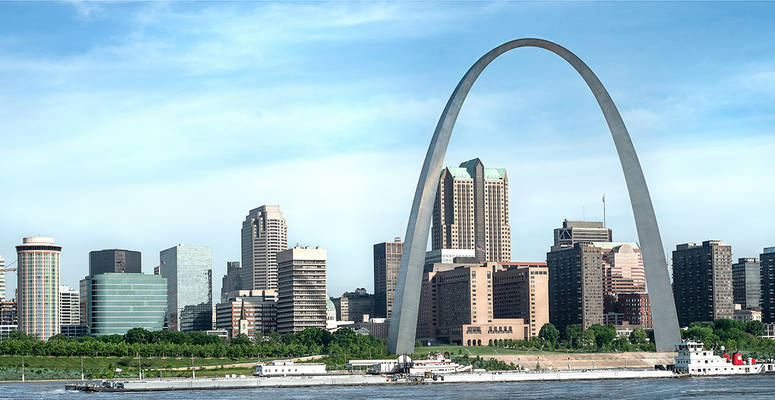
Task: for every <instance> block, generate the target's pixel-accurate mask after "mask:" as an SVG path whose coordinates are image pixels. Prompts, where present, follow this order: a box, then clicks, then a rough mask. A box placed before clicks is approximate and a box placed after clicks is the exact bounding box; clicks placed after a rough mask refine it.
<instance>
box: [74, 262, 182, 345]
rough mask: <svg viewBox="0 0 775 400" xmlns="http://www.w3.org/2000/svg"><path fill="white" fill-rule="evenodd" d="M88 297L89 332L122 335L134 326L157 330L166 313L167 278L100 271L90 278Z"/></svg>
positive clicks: (87, 286) (88, 279)
mask: <svg viewBox="0 0 775 400" xmlns="http://www.w3.org/2000/svg"><path fill="white" fill-rule="evenodd" d="M86 299H87V301H86V303H87V305H86V307H87V312H86V314H87V323H88V326H89V334H90V335H93V336H100V335H113V334H116V335H123V334H125V333H126V332H127V331H128V330H130V329H132V328H145V329H147V330H149V331H158V330H161V329H162V328H163V326H164V316H165V314H166V313H167V279H166V278H163V277H161V276H159V275H146V274H128V273H107V274H99V275H96V276H92V277H88V278H87V284H86Z"/></svg>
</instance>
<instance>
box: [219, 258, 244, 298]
mask: <svg viewBox="0 0 775 400" xmlns="http://www.w3.org/2000/svg"><path fill="white" fill-rule="evenodd" d="M241 282H242V267H241V266H240V263H239V261H227V262H226V275H224V276H223V278H222V279H221V302H226V301H227V299H228V297H229V293H230V292H234V291H237V290H240V287H241V286H242V284H241Z"/></svg>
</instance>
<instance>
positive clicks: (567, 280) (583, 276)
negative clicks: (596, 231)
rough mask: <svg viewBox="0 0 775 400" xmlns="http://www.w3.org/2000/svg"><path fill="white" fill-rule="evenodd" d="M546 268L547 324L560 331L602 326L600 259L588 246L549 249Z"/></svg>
mask: <svg viewBox="0 0 775 400" xmlns="http://www.w3.org/2000/svg"><path fill="white" fill-rule="evenodd" d="M546 264H547V267H548V269H549V321H550V322H551V323H552V324H554V326H556V327H557V329H559V330H560V331H563V330H564V329H565V327H566V326H568V325H572V324H581V325H582V327H583V328H584V329H587V328H589V327H590V326H592V325H594V324H602V323H603V256H602V251H601V249H600V248H598V247H595V246H594V245H593V244H592V243H580V242H577V243H575V244H574V245H573V247H558V246H552V250H551V251H550V252H548V253H546Z"/></svg>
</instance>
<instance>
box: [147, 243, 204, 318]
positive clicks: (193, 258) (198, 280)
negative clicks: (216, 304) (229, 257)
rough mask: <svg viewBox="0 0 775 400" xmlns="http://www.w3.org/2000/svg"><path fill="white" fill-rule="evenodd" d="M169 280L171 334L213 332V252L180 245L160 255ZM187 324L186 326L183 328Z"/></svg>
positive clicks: (168, 312)
mask: <svg viewBox="0 0 775 400" xmlns="http://www.w3.org/2000/svg"><path fill="white" fill-rule="evenodd" d="M159 261H160V263H159V265H160V268H159V269H160V272H161V276H162V277H164V278H167V324H168V326H169V329H170V330H171V331H183V329H184V328H185V329H188V330H194V331H204V330H210V329H211V328H212V299H213V297H212V293H213V280H212V272H213V271H212V267H213V252H212V249H211V248H210V247H207V246H184V245H182V244H179V245H177V246H174V247H170V248H169V249H166V250H162V252H161V253H160V254H159ZM184 323H185V324H184Z"/></svg>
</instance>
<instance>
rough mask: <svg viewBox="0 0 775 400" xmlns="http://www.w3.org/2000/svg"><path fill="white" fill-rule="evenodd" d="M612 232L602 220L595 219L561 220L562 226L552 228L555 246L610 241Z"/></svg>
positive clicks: (553, 247)
mask: <svg viewBox="0 0 775 400" xmlns="http://www.w3.org/2000/svg"><path fill="white" fill-rule="evenodd" d="M611 241H613V232H612V231H611V228H606V227H605V226H604V225H603V223H602V222H597V221H568V220H567V219H566V220H564V221H562V228H556V229H555V230H554V246H552V250H554V249H555V248H561V247H573V245H574V244H576V243H587V244H589V243H592V242H611Z"/></svg>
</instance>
